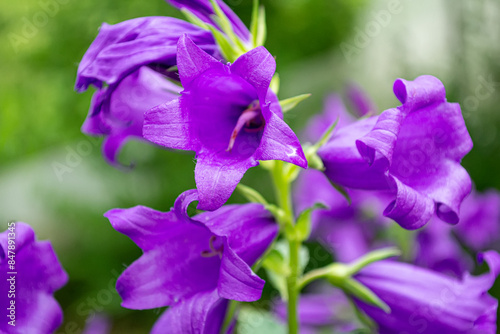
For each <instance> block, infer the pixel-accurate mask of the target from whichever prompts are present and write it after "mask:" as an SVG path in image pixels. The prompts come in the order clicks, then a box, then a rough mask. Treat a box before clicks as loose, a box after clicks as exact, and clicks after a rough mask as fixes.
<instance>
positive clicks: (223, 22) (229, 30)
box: [210, 0, 248, 54]
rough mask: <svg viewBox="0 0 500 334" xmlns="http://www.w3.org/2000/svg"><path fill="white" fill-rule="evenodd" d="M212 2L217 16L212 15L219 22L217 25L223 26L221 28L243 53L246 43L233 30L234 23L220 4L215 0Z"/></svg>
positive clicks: (211, 0)
mask: <svg viewBox="0 0 500 334" xmlns="http://www.w3.org/2000/svg"><path fill="white" fill-rule="evenodd" d="M210 2H211V4H212V8H213V9H214V13H215V17H214V16H212V19H213V20H214V21H215V22H216V23H217V25H218V26H219V27H220V28H221V30H222V31H223V32H224V33H225V34H226V36H227V37H228V38H229V40H230V41H231V42H232V43H233V44H234V45H235V46H236V47H237V48H238V51H239V52H240V54H241V53H245V52H246V51H248V50H247V48H246V47H245V45H244V43H243V42H242V41H241V40H240V38H239V37H238V36H236V34H235V33H234V31H233V25H232V24H231V21H230V20H229V18H228V17H227V16H226V14H224V11H223V10H222V9H221V8H220V6H219V4H218V3H217V1H215V0H210Z"/></svg>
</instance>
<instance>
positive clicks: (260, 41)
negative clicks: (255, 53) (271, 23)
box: [254, 6, 267, 47]
mask: <svg viewBox="0 0 500 334" xmlns="http://www.w3.org/2000/svg"><path fill="white" fill-rule="evenodd" d="M258 21H259V22H258V24H257V37H256V39H255V43H254V46H255V47H258V46H261V45H264V43H265V42H266V37H267V27H266V11H265V9H264V6H260V8H259V19H258Z"/></svg>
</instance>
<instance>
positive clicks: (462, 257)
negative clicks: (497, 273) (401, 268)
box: [415, 217, 474, 277]
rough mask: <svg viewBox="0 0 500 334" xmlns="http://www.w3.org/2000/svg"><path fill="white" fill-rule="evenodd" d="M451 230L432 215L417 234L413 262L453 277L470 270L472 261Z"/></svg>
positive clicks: (450, 227)
mask: <svg viewBox="0 0 500 334" xmlns="http://www.w3.org/2000/svg"><path fill="white" fill-rule="evenodd" d="M460 224H462V223H460ZM451 231H452V226H450V225H447V224H443V223H442V222H441V221H438V219H435V217H433V219H432V220H431V221H430V222H429V224H427V226H426V227H425V228H424V229H422V230H420V231H419V232H418V234H417V238H416V240H417V245H418V247H417V248H416V257H415V263H416V264H417V265H419V266H422V267H426V268H429V269H432V270H434V271H437V272H440V273H444V274H448V275H450V276H454V277H462V275H463V273H464V272H465V271H470V270H471V269H472V268H473V267H474V266H473V261H472V259H471V258H470V256H469V255H468V254H467V253H466V252H465V251H464V250H463V249H462V247H461V246H460V244H459V243H458V241H457V239H456V238H455V237H454V236H453V235H452V233H451Z"/></svg>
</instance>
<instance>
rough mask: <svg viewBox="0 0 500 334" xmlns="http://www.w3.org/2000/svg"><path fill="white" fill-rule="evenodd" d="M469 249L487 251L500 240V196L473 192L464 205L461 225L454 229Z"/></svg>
mask: <svg viewBox="0 0 500 334" xmlns="http://www.w3.org/2000/svg"><path fill="white" fill-rule="evenodd" d="M454 231H455V232H456V233H457V235H458V236H459V238H460V240H462V241H463V242H464V243H465V244H466V245H467V246H468V247H471V248H472V249H474V250H475V251H480V250H485V249H487V248H488V247H489V246H491V245H492V243H494V242H495V241H498V240H499V239H500V236H499V235H500V194H499V193H498V192H497V191H495V190H490V191H488V192H485V193H484V194H481V193H478V192H475V191H473V192H472V193H471V194H470V196H468V197H467V198H466V199H465V200H464V203H463V204H462V211H461V214H460V224H459V225H457V227H456V228H455V229H454Z"/></svg>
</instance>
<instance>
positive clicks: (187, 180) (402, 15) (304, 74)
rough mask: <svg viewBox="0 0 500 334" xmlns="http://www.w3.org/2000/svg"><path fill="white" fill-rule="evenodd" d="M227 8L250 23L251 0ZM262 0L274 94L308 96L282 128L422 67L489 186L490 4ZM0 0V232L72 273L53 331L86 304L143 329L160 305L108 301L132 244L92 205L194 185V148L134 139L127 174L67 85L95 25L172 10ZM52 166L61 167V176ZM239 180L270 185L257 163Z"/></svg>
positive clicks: (157, 203)
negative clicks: (277, 79)
mask: <svg viewBox="0 0 500 334" xmlns="http://www.w3.org/2000/svg"><path fill="white" fill-rule="evenodd" d="M228 4H229V5H230V6H231V7H232V8H233V9H234V11H235V12H236V13H237V14H238V15H240V17H241V18H242V19H243V21H244V22H246V23H247V24H248V23H249V21H250V11H251V0H229V1H228ZM263 4H264V5H265V6H266V11H267V23H268V39H267V43H266V46H267V47H268V49H269V50H270V51H271V53H272V54H273V55H275V56H276V59H277V64H278V72H279V73H280V76H281V85H282V86H281V91H280V98H287V97H290V96H294V95H297V94H302V93H312V94H313V95H312V97H311V98H309V100H307V101H305V102H303V103H302V104H301V105H300V106H299V107H297V108H296V109H294V110H293V111H291V112H290V113H289V114H287V116H286V120H287V121H288V122H289V124H290V125H291V126H292V128H293V129H295V130H297V131H300V129H301V128H303V126H304V124H305V122H306V120H307V118H309V117H310V116H311V115H312V114H314V113H317V112H320V111H321V109H322V106H323V100H324V98H325V97H326V96H327V95H328V94H330V93H332V92H339V93H340V94H344V93H345V87H346V84H348V83H352V82H354V83H357V84H359V85H360V86H361V87H362V88H363V89H365V90H366V92H367V93H368V94H369V95H370V96H371V97H372V98H373V100H374V101H375V103H376V105H377V108H378V109H379V110H384V109H386V108H389V107H392V106H396V105H398V103H397V100H396V99H395V98H394V96H393V94H392V83H393V81H394V80H395V79H396V78H398V77H402V78H406V79H413V78H415V77H416V76H418V75H421V74H432V75H434V76H437V77H439V78H440V79H441V80H442V81H443V83H444V84H445V87H446V88H447V97H448V100H449V101H453V102H459V103H460V104H461V105H462V110H463V114H464V118H465V120H466V123H467V126H468V128H469V131H470V133H471V136H472V138H473V141H474V145H475V146H474V149H473V150H472V152H471V153H470V154H469V155H468V156H467V157H466V158H465V159H464V161H463V164H464V166H465V167H466V168H467V170H468V171H469V172H470V174H471V176H472V178H473V180H474V182H475V185H476V187H477V189H479V190H485V189H489V188H496V189H500V141H499V129H500V113H499V112H498V106H499V105H500V95H499V91H500V1H498V0H422V1H411V0H400V1H398V0H375V1H368V0H328V1H325V0H263ZM391 6H392V7H391ZM390 8H392V9H394V10H392V11H389V9H390ZM0 9H1V10H0V40H1V42H2V44H1V47H0V60H1V61H0V224H4V226H3V227H1V226H0V229H1V230H4V229H5V228H6V227H7V222H8V221H11V220H19V221H25V222H28V223H29V224H31V225H32V226H33V227H34V229H35V231H36V232H37V235H38V237H39V238H40V239H50V240H51V241H52V244H53V246H54V248H55V250H56V252H57V253H58V255H59V258H60V260H61V262H62V264H63V266H64V267H65V269H66V270H67V272H68V273H69V275H70V278H71V279H70V281H69V283H68V284H67V285H66V286H65V287H64V288H63V289H61V290H60V291H58V292H57V294H56V297H57V299H58V300H59V301H60V303H61V305H62V307H63V310H64V315H65V324H64V325H63V326H62V327H61V328H60V330H59V332H60V333H80V332H81V330H82V328H83V326H84V323H85V321H86V318H87V316H88V315H89V314H90V313H91V312H94V311H103V312H105V313H106V314H107V315H108V316H109V317H110V319H111V321H112V324H113V325H112V326H113V333H146V332H147V331H148V330H149V329H150V328H151V326H152V324H153V323H154V321H155V319H156V318H157V317H158V315H159V314H160V312H161V311H162V310H148V311H130V310H126V309H123V308H121V307H120V306H119V304H120V298H119V296H118V295H117V293H116V292H115V290H114V283H115V281H116V278H117V276H118V275H119V273H120V272H121V271H122V270H123V269H124V268H125V267H126V266H127V264H130V263H131V262H132V261H133V260H134V259H136V258H137V257H138V256H139V255H140V251H139V249H138V248H137V247H136V246H135V245H134V244H133V243H132V242H131V241H130V240H129V239H128V238H126V237H125V236H123V235H121V234H119V233H117V232H115V231H114V230H113V229H112V228H111V226H110V224H109V222H108V221H107V220H106V219H105V218H104V217H103V213H104V212H106V211H107V210H109V209H111V208H115V207H130V206H134V205H138V204H141V205H147V206H150V207H153V208H155V209H158V210H168V209H169V208H170V206H171V205H172V204H173V201H174V199H175V198H176V197H177V195H178V194H180V193H181V192H182V191H184V190H186V189H189V188H193V187H194V179H193V170H194V160H193V158H194V157H193V155H192V154H189V153H179V152H171V151H166V150H162V149H160V148H158V147H154V146H152V145H148V144H146V143H143V142H138V141H133V142H129V143H128V144H127V145H126V147H125V148H124V150H123V151H122V154H121V157H120V159H121V161H123V162H124V163H126V164H128V163H134V165H135V168H134V169H133V170H132V171H129V172H123V171H120V170H117V169H115V168H113V167H111V166H109V165H107V164H106V162H105V161H104V160H103V159H102V157H101V153H100V143H101V139H100V138H90V137H86V136H85V135H83V134H82V133H81V132H80V126H81V124H82V122H83V120H84V119H85V116H86V114H87V110H88V107H89V102H90V98H91V95H92V91H89V92H86V93H84V94H77V93H75V92H74V90H73V85H74V80H75V75H76V69H77V66H78V62H79V61H80V59H81V57H82V56H83V54H84V53H85V51H86V49H87V47H88V46H89V45H90V43H91V42H92V40H93V39H94V38H95V36H96V34H97V31H98V27H99V26H100V25H101V23H102V22H107V23H109V24H114V23H118V22H120V21H123V20H127V19H131V18H135V17H139V16H152V15H164V16H175V17H181V15H180V13H179V12H177V11H176V10H175V9H173V8H171V7H170V6H169V5H167V4H166V3H165V2H164V1H162V0H147V1H145V0H127V1H116V0H87V1H76V0H19V1H3V2H2V4H1V5H0ZM381 11H385V12H386V13H389V16H387V15H383V14H381V13H382V12H381ZM61 165H64V166H66V167H68V168H66V169H64V171H63V172H61V169H60V168H61ZM244 182H246V183H248V184H252V185H253V186H255V188H257V189H258V190H260V191H262V192H263V193H264V194H268V195H269V194H270V193H271V189H269V184H270V182H268V179H267V175H266V174H265V173H264V172H263V171H262V170H260V169H258V168H254V169H252V170H250V171H249V172H248V173H247V175H246V176H245V179H244ZM231 201H234V202H239V201H242V198H240V197H238V195H234V196H233V197H232V198H231Z"/></svg>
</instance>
